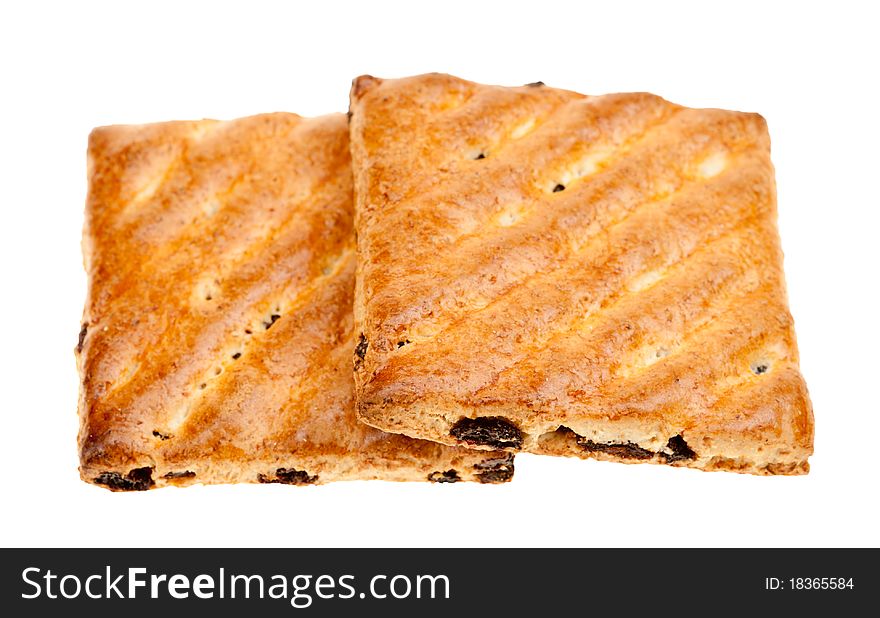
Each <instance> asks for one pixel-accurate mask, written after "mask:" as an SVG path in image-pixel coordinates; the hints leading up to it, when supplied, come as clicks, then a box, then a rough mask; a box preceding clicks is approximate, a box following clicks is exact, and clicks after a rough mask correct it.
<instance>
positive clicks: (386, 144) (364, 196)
mask: <svg viewBox="0 0 880 618" xmlns="http://www.w3.org/2000/svg"><path fill="white" fill-rule="evenodd" d="M350 113H351V137H352V155H353V169H354V177H355V195H356V201H355V229H356V233H357V238H358V243H357V251H358V277H357V292H356V296H355V321H356V332H357V336H358V341H359V345H358V347H357V354H356V357H355V367H356V372H355V378H356V384H357V398H358V414H359V417H360V418H361V419H362V420H363V421H364V422H366V423H369V424H371V425H373V426H375V427H379V428H381V429H383V430H385V431H392V432H398V433H402V434H406V435H409V436H414V437H420V438H427V439H430V440H435V441H438V442H442V443H445V444H449V445H467V446H470V447H473V448H503V449H506V450H509V451H518V450H525V451H530V452H533V453H544V454H553V455H574V456H581V457H596V458H600V459H611V460H616V461H624V462H641V461H645V462H655V463H666V464H672V465H677V466H689V467H695V468H701V469H705V470H730V471H736V472H748V473H753V474H802V473H805V472H807V470H808V462H807V458H808V456H809V455H810V454H811V453H812V448H813V415H812V409H811V405H810V400H809V397H808V395H807V389H806V386H805V384H804V380H803V378H802V377H801V374H800V372H799V369H798V353H797V346H796V342H795V335H794V330H793V326H792V319H791V316H790V315H789V311H788V307H787V300H786V293H785V284H784V279H783V272H782V253H781V250H780V246H779V236H778V232H777V228H776V195H775V186H774V175H773V167H772V165H771V162H770V140H769V137H768V134H767V127H766V124H765V122H764V120H763V118H761V117H760V116H758V115H756V114H745V113H738V112H731V111H723V110H713V109H700V110H697V109H688V108H685V107H681V106H678V105H674V104H672V103H669V102H667V101H665V100H663V99H661V98H659V97H657V96H654V95H651V94H614V95H607V96H595V97H594V96H584V95H580V94H576V93H573V92H568V91H562V90H555V89H552V88H548V87H546V86H544V85H543V84H540V83H538V84H531V85H529V86H524V87H519V88H504V87H497V86H485V85H480V84H475V83H472V82H468V81H464V80H461V79H457V78H455V77H451V76H448V75H438V74H432V75H422V76H418V77H411V78H406V79H399V80H382V79H378V78H374V77H369V76H364V77H360V78H358V79H357V80H355V82H354V85H353V89H352V94H351V110H350Z"/></svg>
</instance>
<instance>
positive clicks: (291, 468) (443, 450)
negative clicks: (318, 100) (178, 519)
mask: <svg viewBox="0 0 880 618" xmlns="http://www.w3.org/2000/svg"><path fill="white" fill-rule="evenodd" d="M88 160H89V192H88V201H87V207H86V225H85V232H84V239H83V249H84V254H85V267H86V271H87V273H88V279H89V289H88V297H87V301H86V307H85V312H84V316H83V322H82V331H81V332H80V336H79V343H78V345H77V348H76V357H77V364H78V367H79V370H80V376H81V378H82V385H81V391H80V401H79V413H80V420H81V426H80V435H79V444H80V458H81V468H80V471H81V474H82V478H83V479H84V480H86V481H88V482H91V483H97V484H99V485H103V486H105V487H108V488H110V489H114V490H140V489H149V488H152V487H160V486H163V485H186V484H190V483H232V482H261V483H289V484H294V485H302V484H313V483H324V482H327V481H333V480H344V479H385V480H394V481H402V480H422V481H424V480H431V481H438V482H454V481H457V480H476V481H481V482H499V481H504V480H508V479H509V478H510V477H511V476H512V474H513V463H512V459H511V458H510V457H509V454H507V453H485V452H480V451H474V450H470V449H464V448H453V447H448V446H443V445H440V444H436V443H433V442H426V441H422V440H415V439H411V438H407V437H405V436H400V435H393V434H386V433H383V432H381V431H378V430H376V429H373V428H372V427H367V426H366V425H363V424H361V423H358V422H357V420H356V418H355V410H354V397H353V386H354V385H353V380H352V374H351V354H352V350H353V349H354V347H355V343H354V336H353V322H352V312H351V306H352V296H353V292H354V273H355V250H354V237H353V234H352V193H351V190H352V185H351V169H350V156H349V144H348V127H347V123H346V119H345V116H343V115H341V114H338V115H331V116H325V117H321V118H315V119H311V120H307V119H302V118H300V117H299V116H296V115H294V114H267V115H261V116H253V117H250V118H242V119H239V120H234V121H230V122H217V121H213V120H204V121H199V122H169V123H162V124H151V125H143V126H115V127H104V128H99V129H96V130H95V131H94V132H93V133H92V135H91V138H90V140H89V152H88Z"/></svg>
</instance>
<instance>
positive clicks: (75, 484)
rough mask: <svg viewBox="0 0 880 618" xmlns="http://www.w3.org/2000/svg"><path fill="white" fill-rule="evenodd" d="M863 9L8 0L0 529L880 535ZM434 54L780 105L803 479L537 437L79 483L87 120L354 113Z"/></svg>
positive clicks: (787, 542)
mask: <svg viewBox="0 0 880 618" xmlns="http://www.w3.org/2000/svg"><path fill="white" fill-rule="evenodd" d="M10 5H12V6H10ZM870 13H871V3H868V2H865V3H863V4H855V3H852V4H850V3H845V2H834V3H829V4H828V5H824V6H823V5H815V4H808V3H804V2H798V3H795V2H792V3H785V2H774V3H771V2H754V3H753V2H743V1H736V2H728V3H717V2H695V3H684V4H679V3H672V2H646V3H643V4H642V3H639V4H632V3H622V2H608V1H607V0H605V1H603V2H599V3H595V4H594V5H590V4H588V3H585V2H584V3H580V2H578V3H575V2H571V3H560V2H551V1H548V0H540V1H535V2H530V3H525V2H512V1H510V0H508V1H506V2H501V3H497V4H489V3H478V2H476V1H470V2H462V3H457V2H452V1H450V0H445V1H444V2H442V3H437V4H436V5H434V6H433V7H431V6H428V5H427V4H424V5H423V4H422V3H416V2H407V3H400V4H384V3H379V2H360V3H351V4H343V3H336V2H314V3H311V4H310V5H308V6H307V5H306V4H305V3H299V2H287V3H260V2H241V3H240V4H239V5H237V6H236V5H233V4H231V3H224V2H210V3H204V4H200V3H196V2H186V3H184V2H171V3H165V2H156V1H153V2H144V3H141V4H134V3H116V2H108V3H96V2H93V3H73V2H64V3H58V4H55V5H48V4H43V5H38V4H35V3H24V2H21V3H5V4H4V8H2V9H0V67H2V75H0V110H2V113H0V123H2V131H0V157H2V161H0V163H2V168H0V169H2V181H0V233H2V239H0V241H2V244H0V251H2V260H0V264H2V269H3V271H2V288H0V289H2V302H0V311H2V316H0V328H2V347H0V363H2V367H0V369H2V370H0V376H2V380H3V384H2V400H0V401H2V404H0V416H2V424H0V457H2V462H0V481H2V484H0V504H2V506H0V545H4V546H7V545H12V546H19V545H24V546H27V545H38V546H49V545H59V546H77V545H99V546H105V545H107V546H114V545H123V546H128V545H133V546H176V545H184V546H212V545H220V546H229V545H231V546H250V545H257V546H386V545H390V546H450V545H451V546H471V545H476V546H509V545H517V546H520V545H524V546H543V545H552V546H621V545H622V546H667V545H669V546H838V545H843V546H878V545H880V525H878V518H880V514H878V508H877V507H878V488H880V482H878V469H877V463H876V462H877V461H878V457H877V454H876V452H875V450H876V449H877V448H878V437H880V400H878V383H880V353H878V352H880V341H878V334H877V333H878V324H880V312H878V309H880V308H878V303H877V298H878V293H877V289H878V286H880V281H878V271H877V267H878V244H880V239H878V223H880V215H878V207H880V203H878V202H880V199H878V190H877V178H878V176H880V154H878V152H880V151H878V143H880V131H878V118H880V112H878V106H880V98H878V94H880V92H878V81H880V80H878V59H880V47H878V43H877V40H878V36H877V30H876V27H877V24H878V19H877V16H876V15H871V14H870ZM426 71H442V72H449V73H453V74H456V75H459V76H461V77H465V78H469V79H472V80H476V81H482V82H488V83H498V84H506V85H519V84H523V83H526V82H532V81H536V80H543V81H544V82H546V83H547V84H548V85H551V86H557V87H563V88H568V89H574V90H578V91H581V92H586V93H591V94H602V93H606V92H615V91H630V90H647V91H652V92H655V93H657V94H660V95H663V96H664V97H666V98H668V99H670V100H672V101H675V102H678V103H682V104H685V105H689V106H695V107H700V106H711V107H724V108H730V109H737V110H745V111H757V112H760V113H761V114H763V115H764V116H765V117H766V118H767V120H768V122H769V125H770V131H771V136H772V139H773V159H774V161H775V164H776V168H777V180H778V189H779V212H780V228H781V233H782V243H783V247H784V250H785V254H786V262H785V267H786V274H787V280H788V286H789V295H790V301H791V307H792V313H793V314H794V317H795V321H796V327H797V332H798V337H799V343H800V348H801V356H802V367H803V372H804V374H805V376H806V379H807V383H808V385H809V388H810V393H811V395H812V399H813V403H814V406H815V414H816V454H815V456H814V457H813V458H812V460H811V462H812V472H811V473H810V474H809V475H808V476H806V477H796V478H760V477H752V476H740V475H736V474H727V473H705V472H699V471H692V470H681V469H671V468H667V467H662V466H651V465H633V466H624V465H619V464H613V463H599V462H593V461H581V460H574V459H571V460H569V459H561V458H560V459H555V458H539V457H535V456H528V455H521V456H519V457H518V458H517V472H516V479H515V480H514V482H513V483H510V484H508V485H506V486H500V487H497V486H493V487H485V486H479V485H473V484H466V483H459V484H457V485H446V486H438V485H429V484H427V483H426V484H421V483H410V484H392V483H382V482H358V483H337V484H331V485H327V486H322V487H305V488H297V487H284V486H227V487H222V486H214V487H200V486H198V487H194V488H189V489H182V490H181V489H174V488H172V489H163V490H160V491H153V492H144V493H110V492H108V491H105V490H103V489H100V488H97V487H93V486H90V485H86V484H85V483H82V482H81V481H80V480H79V477H78V474H77V454H76V439H75V437H76V432H77V416H76V399H77V375H76V369H75V364H74V356H73V351H72V350H73V347H74V345H75V343H76V336H77V333H78V331H79V319H80V315H81V311H82V303H83V300H84V295H85V277H84V274H83V271H82V265H81V257H80V246H79V242H80V230H81V225H82V216H83V204H84V196H85V191H86V178H85V147H86V137H87V135H88V132H89V130H90V129H91V128H92V127H94V126H96V125H103V124H111V123H139V122H148V121H158V120H170V119H183V118H202V117H214V118H233V117H236V116H242V115H248V114H252V113H257V112H266V111H275V110H287V111H295V112H298V113H300V114H303V115H318V114H323V113H327V112H330V111H345V110H346V108H347V103H348V89H349V84H350V80H351V79H352V78H353V77H354V76H356V75H359V74H361V73H371V74H374V75H377V76H382V77H401V76H405V75H410V74H415V73H422V72H426Z"/></svg>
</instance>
